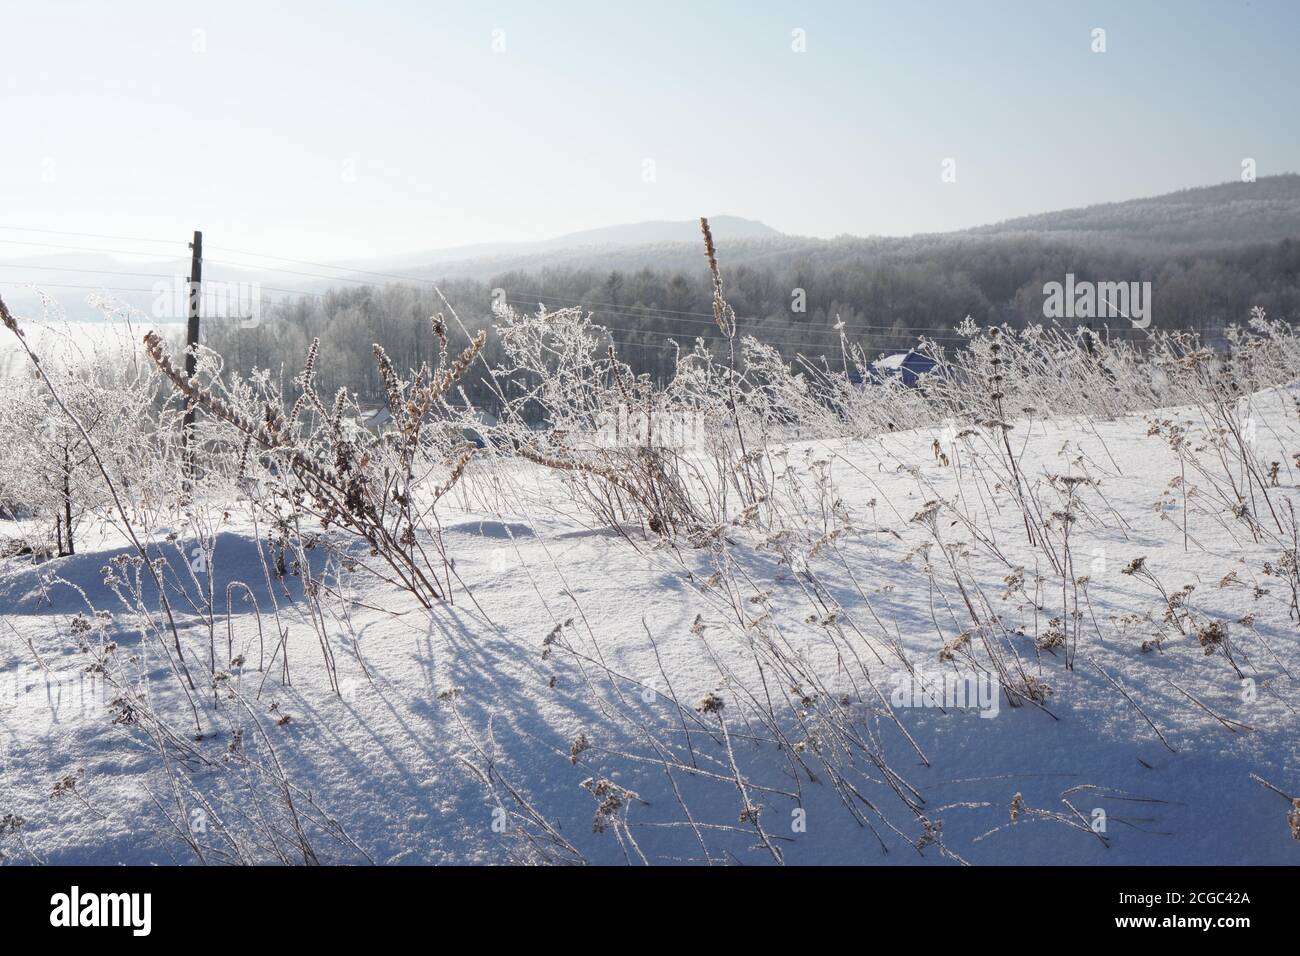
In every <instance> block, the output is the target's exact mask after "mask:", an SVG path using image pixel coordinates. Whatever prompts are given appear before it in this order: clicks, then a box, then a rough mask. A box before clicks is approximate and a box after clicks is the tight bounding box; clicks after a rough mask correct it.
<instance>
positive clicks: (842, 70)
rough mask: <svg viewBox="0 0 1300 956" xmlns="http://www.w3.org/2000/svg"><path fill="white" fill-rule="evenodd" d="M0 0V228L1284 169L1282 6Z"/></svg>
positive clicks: (303, 250)
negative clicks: (1096, 32)
mask: <svg viewBox="0 0 1300 956" xmlns="http://www.w3.org/2000/svg"><path fill="white" fill-rule="evenodd" d="M3 3H4V8H3V14H0V27H2V31H0V32H2V33H3V36H4V38H5V41H4V42H5V53H4V60H5V62H4V71H3V78H0V122H2V123H3V127H2V128H3V142H4V148H3V150H0V226H28V227H39V228H44V229H59V230H71V231H83V232H99V233H108V234H115V235H126V236H137V235H138V236H146V237H150V236H176V237H178V238H182V239H183V238H184V237H185V236H186V235H187V234H188V233H189V231H190V230H192V229H194V228H196V227H199V228H202V229H203V230H204V232H205V236H207V237H208V241H209V242H210V243H214V244H222V245H226V246H230V247H235V248H248V249H253V250H258V251H264V252H268V253H274V254H278V255H282V256H291V257H302V258H311V259H320V258H326V257H343V256H362V255H382V254H390V253H397V252H401V251H405V250H413V249H422V248H433V247H442V246H450V245H460V244H465V243H471V242H481V241H491V240H511V239H538V238H545V237H549V236H553V235H557V234H560V233H564V232H568V231H572V230H576V229H584V228H590V227H594V226H600V225H607V224H611V223H617V222H628V221H635V220H641V219H686V218H691V217H694V216H698V215H700V214H718V213H731V214H735V215H741V216H747V217H751V218H756V219H762V220H763V221H765V222H767V223H768V224H770V225H772V226H774V227H776V228H778V229H780V230H783V231H786V232H792V233H800V234H806V235H820V236H832V235H836V234H840V233H854V234H862V235H865V234H872V233H878V234H907V233H912V232H921V231H934V230H945V229H954V228H961V227H965V226H972V225H978V224H980V223H984V222H989V221H994V220H998V219H1003V218H1007V217H1011V216H1016V215H1021V214H1025V213H1032V212H1039V211H1045V210H1049V209H1056V208H1062V207H1068V206H1076V205H1083V204H1087V203H1091V202H1100V201H1106V200H1112V199H1125V198H1132V197H1135V196H1142V195H1151V194H1155V193H1161V192H1166V191H1169V190H1172V189H1178V188H1183V187H1188V186H1196V185H1205V184H1209V183H1214V182H1223V181H1226V180H1230V179H1235V178H1237V177H1238V175H1239V171H1240V166H1241V160H1242V158H1243V157H1253V158H1255V159H1256V160H1257V162H1258V170H1259V174H1260V175H1268V174H1271V173H1278V172H1284V171H1297V170H1300V122H1298V120H1300V115H1298V113H1300V111H1298V110H1297V108H1296V103H1295V96H1296V76H1297V74H1296V67H1295V64H1296V57H1297V53H1298V51H1300V43H1298V42H1297V41H1300V3H1295V2H1260V0H1253V2H1249V3H1247V2H1240V0H1222V2H1217V3H1211V2H1174V0H1169V2H1165V0H1127V2H1118V3H1105V2H1096V3H1094V2H1075V3H1049V2H1045V0H1032V2H1009V0H1008V2H987V3H976V2H971V0H966V2H961V0H953V2H901V0H896V2H889V3H867V2H861V3H847V2H845V3H832V2H822V3H817V2H810V3H798V4H796V3H776V2H764V3H703V2H699V0H696V2H681V3H678V2H667V3H664V2H653V3H650V2H641V3H619V2H614V0H605V2H591V3H587V2H571V0H552V2H547V3H536V2H530V3H450V2H437V0H432V2H396V0H390V2H386V0H372V2H368V3H344V2H327V3H321V2H315V3H289V2H286V3H269V2H256V3H245V2H238V0H222V2H212V3H184V2H158V3H148V2H130V0H121V2H115V3H111V4H110V3H72V2H52V3H43V4H23V5H21V6H20V5H18V4H17V3H15V2H14V0H3ZM1094 27H1102V28H1104V29H1105V30H1106V41H1107V52H1105V53H1102V54H1098V53H1093V52H1092V51H1091V43H1092V38H1091V31H1092V29H1093V28H1094ZM795 28H801V29H803V30H805V31H806V36H807V52H805V53H794V52H793V51H792V49H791V39H792V37H791V31H792V30H793V29H795ZM498 29H499V30H504V31H505V33H504V39H505V50H504V52H500V53H495V52H493V49H492V43H493V31H494V30H498ZM195 30H202V31H204V33H203V34H202V40H203V41H204V42H205V44H206V50H205V51H203V52H195V50H194V49H193V47H194V45H195V41H196V37H195V34H194V33H193V31H195ZM945 157H952V158H954V159H955V160H956V162H957V167H956V168H957V182H956V183H955V184H945V183H943V182H941V179H940V164H941V162H942V160H943V159H944V158H945ZM647 159H649V160H653V162H654V169H655V173H656V181H655V182H650V183H648V182H645V181H644V178H643V168H644V166H643V164H644V161H645V160H647ZM349 162H350V163H351V167H350V168H351V169H353V170H354V171H355V181H347V180H346V178H345V176H344V172H345V169H346V168H347V167H346V164H348V163H349ZM0 235H7V236H10V237H11V238H12V234H10V233H0ZM7 251H8V252H9V253H10V254H13V253H14V252H16V251H17V250H15V249H14V248H13V247H12V246H10V247H7ZM32 251H35V250H32Z"/></svg>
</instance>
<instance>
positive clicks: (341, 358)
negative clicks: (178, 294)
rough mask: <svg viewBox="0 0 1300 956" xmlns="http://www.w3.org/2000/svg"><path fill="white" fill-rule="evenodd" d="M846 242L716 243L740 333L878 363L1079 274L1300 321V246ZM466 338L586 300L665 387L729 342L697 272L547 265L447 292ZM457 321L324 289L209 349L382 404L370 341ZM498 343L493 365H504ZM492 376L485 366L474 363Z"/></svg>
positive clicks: (477, 397) (411, 302)
mask: <svg viewBox="0 0 1300 956" xmlns="http://www.w3.org/2000/svg"><path fill="white" fill-rule="evenodd" d="M854 242H855V241H854V240H844V241H843V247H842V248H841V249H839V250H837V252H838V254H837V256H836V257H835V259H834V261H833V262H831V263H829V264H828V263H827V262H826V261H825V260H824V259H822V258H821V257H818V258H817V259H816V260H814V259H811V258H802V259H799V260H796V261H788V262H773V263H771V264H759V265H755V264H745V265H739V266H735V267H734V268H727V265H726V250H725V249H722V250H720V253H721V256H722V264H723V279H724V283H725V291H726V294H727V298H728V301H729V302H730V303H731V305H732V306H733V307H734V308H735V310H736V314H737V315H738V316H739V317H740V331H741V333H742V334H751V335H754V336H756V337H757V338H759V339H760V340H762V341H765V342H768V343H770V344H772V345H774V346H776V347H777V348H779V349H780V350H781V352H782V353H783V354H784V355H786V356H787V357H793V356H795V355H796V354H797V353H802V354H804V355H812V356H817V355H826V356H828V357H831V358H832V359H835V360H838V356H839V354H840V351H839V350H840V332H839V331H837V330H836V328H835V326H836V324H837V322H839V323H842V325H843V330H842V331H843V334H844V335H845V336H846V337H847V339H848V340H849V341H850V342H851V343H853V344H855V345H858V346H860V347H861V348H862V349H863V350H864V351H865V352H866V354H867V355H868V356H874V355H876V354H878V353H888V352H893V351H900V350H904V349H906V348H908V347H910V346H912V345H914V344H915V343H916V340H917V337H918V336H919V335H926V336H929V337H931V338H933V339H935V340H936V341H937V342H938V343H939V344H940V345H943V346H945V347H947V348H949V349H953V348H957V347H960V345H961V344H962V341H964V340H962V339H961V338H960V337H959V336H958V335H957V334H956V333H955V331H954V327H955V326H956V325H957V324H958V323H959V322H961V320H962V319H963V318H964V317H965V316H967V315H969V316H971V317H972V318H974V319H975V320H976V322H978V323H979V324H981V325H984V324H990V323H1003V322H1005V323H1008V324H1009V325H1011V326H1012V327H1013V328H1022V327H1024V326H1025V325H1027V324H1029V323H1034V322H1042V321H1044V318H1043V285H1044V284H1045V283H1047V282H1052V281H1056V282H1060V281H1062V280H1063V279H1064V277H1065V275H1066V274H1067V273H1073V274H1074V276H1075V278H1076V280H1078V281H1084V280H1091V281H1097V282H1101V281H1119V282H1146V281H1149V282H1151V284H1152V319H1153V326H1158V327H1162V328H1171V327H1177V328H1190V329H1193V330H1196V331H1198V332H1200V333H1201V334H1202V335H1203V336H1205V338H1206V339H1207V340H1208V341H1209V342H1210V343H1211V344H1214V343H1216V342H1219V341H1221V338H1222V333H1223V329H1224V327H1225V325H1227V324H1228V323H1231V322H1244V321H1245V320H1246V318H1247V316H1248V313H1249V310H1250V308H1251V307H1252V306H1255V305H1259V306H1262V307H1263V308H1264V309H1265V310H1267V312H1268V313H1269V315H1270V316H1273V317H1275V318H1281V319H1285V320H1288V321H1293V322H1294V321H1298V320H1300V242H1297V241H1295V240H1290V239H1288V240H1284V241H1281V242H1276V243H1266V244H1259V245H1253V246H1241V247H1234V248H1229V249H1224V250H1220V251H1217V252H1198V253H1187V254H1182V255H1175V256H1169V255H1159V254H1154V253H1147V254H1139V253H1134V252H1131V251H1128V250H1107V249H1104V248H1094V247H1086V248H1081V247H1079V246H1076V245H1071V244H1066V243H1060V242H1050V241H1044V240H1042V239H1040V238H1035V237H1030V236H1020V237H1010V238H970V239H964V240H954V239H953V238H952V237H950V236H948V237H935V240H934V241H933V242H932V243H931V242H926V241H924V240H922V239H913V240H911V241H909V242H908V244H907V247H906V249H905V250H903V249H901V248H900V250H898V251H897V252H889V251H886V252H883V253H882V252H880V251H879V248H878V247H873V248H872V249H871V251H869V252H868V251H867V250H866V249H860V250H859V254H857V255H854V254H853V252H852V248H853V245H854ZM438 287H439V288H440V289H441V291H442V293H443V294H444V295H445V296H446V297H447V299H448V300H449V301H450V303H451V304H452V306H454V308H455V310H456V312H457V314H458V315H459V316H460V318H461V320H462V321H463V322H464V324H465V325H466V326H467V327H468V328H469V329H471V330H477V329H479V328H483V327H485V326H489V325H491V324H492V323H493V321H494V320H495V316H494V315H493V306H494V303H506V304H509V305H510V306H512V307H514V308H517V309H521V310H534V309H536V308H537V307H538V305H539V304H545V305H546V306H547V307H548V308H552V309H558V308H562V307H566V306H581V307H583V308H584V309H586V310H588V311H590V312H592V313H594V316H595V321H596V322H598V323H599V324H601V325H603V326H605V327H606V328H608V329H609V330H610V331H609V344H612V345H614V346H615V348H616V349H617V350H618V352H619V354H620V356H621V357H622V358H623V360H624V361H626V362H628V363H630V364H631V365H632V367H633V368H634V369H636V370H637V371H638V372H641V373H646V374H648V375H650V376H652V377H653V378H654V379H656V380H659V381H663V380H665V379H667V378H669V377H671V375H672V370H673V367H674V362H675V350H674V347H673V345H672V343H673V342H674V341H675V342H676V343H679V344H680V346H681V347H682V348H683V349H690V348H691V347H692V346H693V344H694V342H695V339H696V338H697V337H702V338H703V339H705V340H706V342H708V343H710V344H712V345H714V346H718V345H719V344H720V343H719V336H718V332H717V329H716V327H714V325H713V321H712V318H711V302H712V287H711V285H710V281H709V277H708V273H707V271H706V270H705V269H704V267H703V263H702V262H701V268H699V269H698V270H694V271H691V270H675V271H667V270H652V269H640V270H635V271H622V270H612V271H605V270H595V269H574V268H550V269H548V268H543V269H538V270H530V271H512V272H507V273H504V274H501V275H498V276H494V277H492V278H491V279H489V280H486V281H479V280H472V279H452V280H448V281H447V282H445V283H439V286H438ZM437 312H443V313H447V315H448V319H449V325H450V328H451V331H452V333H453V343H454V344H455V343H457V342H458V343H459V344H461V345H463V344H464V342H465V338H464V335H463V334H462V333H461V332H460V330H459V329H458V328H457V326H456V325H455V323H454V322H451V321H450V319H451V316H450V314H449V313H448V310H447V308H446V306H445V305H444V304H443V302H442V299H441V298H440V297H439V295H438V292H437V290H436V289H435V287H434V285H433V283H431V282H430V283H426V282H419V283H410V284H400V283H399V284H392V285H382V286H381V285H353V286H352V287H349V288H340V289H337V290H334V291H330V292H328V293H324V294H321V295H316V296H304V297H301V298H297V299H294V300H291V301H283V302H277V303H275V304H273V305H271V306H270V307H268V308H267V309H266V310H265V314H264V315H263V316H262V321H261V322H260V323H259V324H258V325H257V326H256V327H255V328H242V327H240V326H238V325H232V324H229V323H224V324H223V323H220V322H209V323H207V326H206V328H205V340H204V344H206V345H207V346H209V347H211V348H213V349H215V350H216V351H218V352H220V353H221V355H222V356H223V358H224V359H225V362H226V366H227V368H229V369H232V370H237V371H240V372H242V373H245V374H246V373H248V372H250V371H251V370H252V369H253V368H255V367H256V368H263V369H267V368H269V369H271V370H273V371H278V370H279V369H280V368H281V366H282V365H283V367H284V370H285V376H286V379H288V378H289V377H292V375H294V374H296V371H297V367H298V366H299V365H300V363H301V361H302V357H303V355H304V354H305V352H306V349H307V347H308V345H309V343H310V342H311V340H312V339H313V338H320V340H321V345H322V348H321V353H320V357H319V359H318V362H317V369H316V376H317V382H318V385H319V386H320V387H321V389H322V390H325V389H330V390H332V389H334V388H336V387H338V386H345V387H347V388H348V389H349V390H351V391H355V392H357V393H358V394H359V395H360V396H361V398H362V399H363V400H364V401H369V402H375V403H378V402H380V401H381V400H382V394H383V392H382V387H381V385H380V382H379V378H378V376H377V375H376V373H375V364H374V359H373V355H372V345H373V344H374V343H376V342H378V343H381V344H382V345H383V346H384V348H385V349H386V350H387V352H388V355H389V357H390V358H391V359H392V360H393V362H394V363H395V364H396V365H397V366H398V367H400V368H409V367H413V366H416V365H418V364H419V363H420V362H421V361H424V360H426V359H431V358H433V359H436V348H437V343H436V341H435V339H434V338H433V336H432V335H431V334H430V330H429V316H430V315H432V314H434V313H437ZM1092 325H1093V328H1094V329H1096V330H1097V331H1098V332H1099V333H1101V334H1109V335H1111V336H1122V337H1126V338H1130V339H1134V340H1136V341H1141V339H1142V338H1143V337H1144V336H1145V333H1144V332H1142V331H1140V330H1136V329H1133V328H1132V327H1131V325H1129V324H1128V323H1127V322H1124V321H1123V320H1119V321H1118V322H1116V321H1111V322H1109V323H1104V322H1101V321H1098V320H1094V321H1093V323H1092ZM499 349H500V345H499V343H498V342H497V341H496V339H495V337H490V338H489V344H488V346H487V349H486V350H485V352H484V355H485V358H486V359H487V361H488V362H489V363H495V361H496V360H497V359H498V358H499V356H500V352H499ZM479 369H480V370H482V366H481V365H480V366H479ZM482 378H483V375H482V374H475V375H471V376H468V377H467V380H466V382H465V384H466V390H467V393H468V395H469V397H470V399H471V400H472V401H474V402H475V403H476V404H479V405H483V406H487V407H491V406H492V404H493V403H492V401H491V391H490V389H488V388H487V386H486V385H485V384H484V383H483V382H482Z"/></svg>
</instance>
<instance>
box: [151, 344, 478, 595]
mask: <svg viewBox="0 0 1300 956" xmlns="http://www.w3.org/2000/svg"><path fill="white" fill-rule="evenodd" d="M433 331H434V334H435V335H436V336H437V338H438V341H439V343H440V349H439V360H438V364H437V365H436V366H431V365H430V364H429V363H427V362H426V363H424V364H422V365H421V367H420V368H419V369H416V370H415V371H414V372H413V373H412V374H411V375H410V377H405V378H404V377H402V376H400V375H399V374H398V373H397V371H396V370H395V369H394V368H393V366H392V363H391V362H389V360H388V357H387V355H386V354H385V353H384V350H383V348H382V347H381V346H379V345H376V346H375V347H374V353H375V359H376V363H377V365H378V368H379V373H380V376H381V379H382V381H383V383H384V388H385V393H386V395H387V401H388V414H389V415H390V416H391V422H392V424H391V426H390V427H387V428H385V429H383V430H382V431H380V432H379V433H378V434H375V433H372V432H371V431H369V430H368V429H367V428H366V426H365V423H364V422H363V420H362V413H361V410H360V408H359V407H358V406H357V404H356V402H355V400H354V399H352V398H351V397H350V396H349V395H348V393H347V392H346V390H343V389H340V390H339V392H338V393H337V394H336V395H335V397H334V400H333V402H332V404H331V406H329V407H327V406H326V405H325V404H324V402H323V401H322V400H321V398H320V396H319V395H318V394H317V393H316V389H315V387H314V384H313V377H314V366H315V362H316V353H317V349H318V347H319V343H317V342H313V343H312V346H311V348H310V349H309V350H308V353H307V358H306V362H305V364H304V367H303V371H302V373H301V374H300V375H299V376H298V377H297V379H296V380H295V384H296V386H297V390H298V394H297V396H296V398H295V399H294V400H293V402H292V403H291V404H288V403H286V401H285V398H284V396H283V395H282V394H281V390H280V389H278V388H277V387H275V386H274V385H273V384H272V383H271V381H270V378H269V376H260V377H256V378H255V379H254V380H253V381H251V382H232V383H230V384H228V385H227V384H223V383H222V381H221V380H220V379H219V378H216V377H211V378H209V380H208V381H207V382H206V383H205V382H203V381H201V380H195V379H191V378H188V377H186V376H185V375H184V374H183V373H181V372H180V371H178V370H177V369H176V367H175V366H174V365H173V364H172V362H171V359H170V358H169V357H168V356H167V355H166V353H165V352H164V349H163V343H162V340H161V339H160V338H159V336H158V335H157V334H156V333H154V332H150V333H149V334H148V335H147V336H146V337H145V347H146V350H147V352H148V354H149V357H150V358H151V359H152V360H153V361H154V363H155V364H156V365H157V366H158V368H159V370H160V371H161V372H162V373H163V375H164V376H166V378H167V379H168V380H169V381H170V382H171V384H172V386H173V388H174V389H175V390H176V391H177V392H178V393H180V394H181V395H183V396H184V398H185V400H186V402H187V403H189V404H191V405H193V406H196V407H198V408H200V409H202V410H203V411H205V412H206V413H207V414H208V415H209V416H211V417H212V418H213V419H215V420H216V421H218V422H220V423H222V424H223V425H224V426H225V427H226V431H227V435H228V436H229V440H232V441H233V443H234V444H233V445H232V449H233V448H237V449H238V451H237V459H235V460H237V462H238V465H237V467H238V477H239V478H241V479H243V478H248V477H251V476H253V475H257V476H258V477H260V478H261V479H263V480H264V481H265V482H266V488H267V489H268V490H269V491H270V495H271V498H272V499H273V500H274V501H277V502H278V503H279V504H280V505H281V506H282V507H279V508H277V509H276V510H275V521H276V522H277V523H278V525H279V526H280V529H281V531H282V532H283V533H285V534H288V533H290V532H292V534H293V535H294V536H295V537H296V538H299V539H300V538H301V532H300V529H299V527H298V519H299V518H301V517H309V518H312V519H315V520H316V521H319V523H320V525H321V527H322V528H323V529H325V530H328V529H330V528H331V527H339V528H342V529H343V530H345V531H347V532H349V533H350V534H352V535H355V536H356V537H358V538H360V539H361V540H363V541H364V542H365V543H366V545H368V546H369V553H370V555H371V556H372V557H376V558H378V559H380V561H381V562H383V564H384V565H386V567H387V570H386V571H384V570H378V569H376V570H375V573H376V574H378V575H380V576H381V577H383V578H385V579H386V580H388V581H390V582H391V583H394V584H397V585H399V586H400V587H401V588H403V589H404V590H406V591H408V592H410V593H411V594H412V595H414V596H415V597H416V599H417V600H419V601H420V603H421V604H423V605H424V606H425V607H432V606H433V605H434V604H435V603H437V602H440V601H442V600H443V599H444V597H445V596H446V594H447V592H448V587H449V586H448V583H447V581H446V578H445V575H446V572H447V570H448V564H447V562H446V559H445V556H444V555H443V553H442V547H441V536H440V535H439V533H438V531H437V526H436V518H435V516H434V507H435V506H436V505H437V503H438V501H439V499H441V498H442V497H443V496H444V495H445V494H446V493H447V492H448V491H449V490H450V489H451V488H452V487H453V486H454V485H455V484H456V482H457V481H459V480H460V478H461V476H462V475H463V474H464V471H465V468H466V466H467V465H468V464H469V461H470V459H471V457H473V454H474V451H475V449H474V447H473V445H472V444H469V443H466V442H465V441H464V440H463V439H462V438H461V437H460V435H459V433H458V432H457V431H456V430H455V429H442V430H429V429H427V426H428V424H429V423H430V420H431V419H432V418H433V417H434V416H436V415H440V414H442V412H443V411H444V410H445V408H446V406H445V404H444V400H445V397H446V396H447V394H448V392H449V391H450V389H451V388H452V386H454V385H455V383H456V382H457V381H458V380H459V379H460V378H461V377H462V376H463V375H464V374H465V373H466V371H467V370H468V369H469V366H470V364H471V363H472V362H473V360H474V359H475V357H476V356H477V355H478V353H479V351H480V350H481V349H482V347H483V343H484V341H485V333H479V335H478V336H476V337H475V338H474V339H473V340H472V341H471V342H470V344H469V345H468V346H467V347H466V348H465V349H464V350H463V351H462V352H461V353H460V355H459V356H457V357H456V358H455V359H454V360H452V359H450V358H449V356H448V352H447V339H446V333H445V330H444V328H443V325H442V322H441V320H440V319H438V318H435V319H434V320H433ZM196 378H197V376H196ZM232 431H233V435H231V434H230V433H231V432H232ZM225 460H226V461H227V462H229V461H230V460H231V458H230V456H229V455H226V456H225ZM435 472H436V473H437V477H435ZM430 550H432V551H433V554H430V553H429V551H430Z"/></svg>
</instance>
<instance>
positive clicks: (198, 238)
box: [181, 229, 203, 478]
mask: <svg viewBox="0 0 1300 956" xmlns="http://www.w3.org/2000/svg"><path fill="white" fill-rule="evenodd" d="M190 250H191V251H190V303H189V316H188V323H187V324H186V327H185V377H186V378H193V377H194V372H195V371H196V369H197V366H198V356H197V354H196V349H197V348H198V345H199V302H200V300H201V293H200V290H201V288H202V285H203V233H201V232H199V231H198V230H197V229H196V230H195V231H194V241H193V242H191V243H190ZM193 428H194V406H193V405H192V404H191V405H190V406H189V407H188V408H186V409H185V425H184V428H183V429H182V431H181V449H182V450H183V451H184V453H185V477H186V478H189V477H191V476H192V475H193V471H194V457H193V453H192V451H191V449H190V447H189V445H190V438H191V434H190V433H191V431H192V430H193Z"/></svg>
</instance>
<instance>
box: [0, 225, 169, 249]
mask: <svg viewBox="0 0 1300 956" xmlns="http://www.w3.org/2000/svg"><path fill="white" fill-rule="evenodd" d="M0 230H3V231H5V232H36V233H41V234H42V235H47V236H81V237H83V238H87V239H112V240H114V241H116V242H150V243H155V244H157V245H166V246H174V245H176V244H177V240H175V239H144V238H142V237H139V236H110V235H105V234H104V233H101V232H62V231H60V230H58V229H34V228H32V227H31V226H0Z"/></svg>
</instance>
